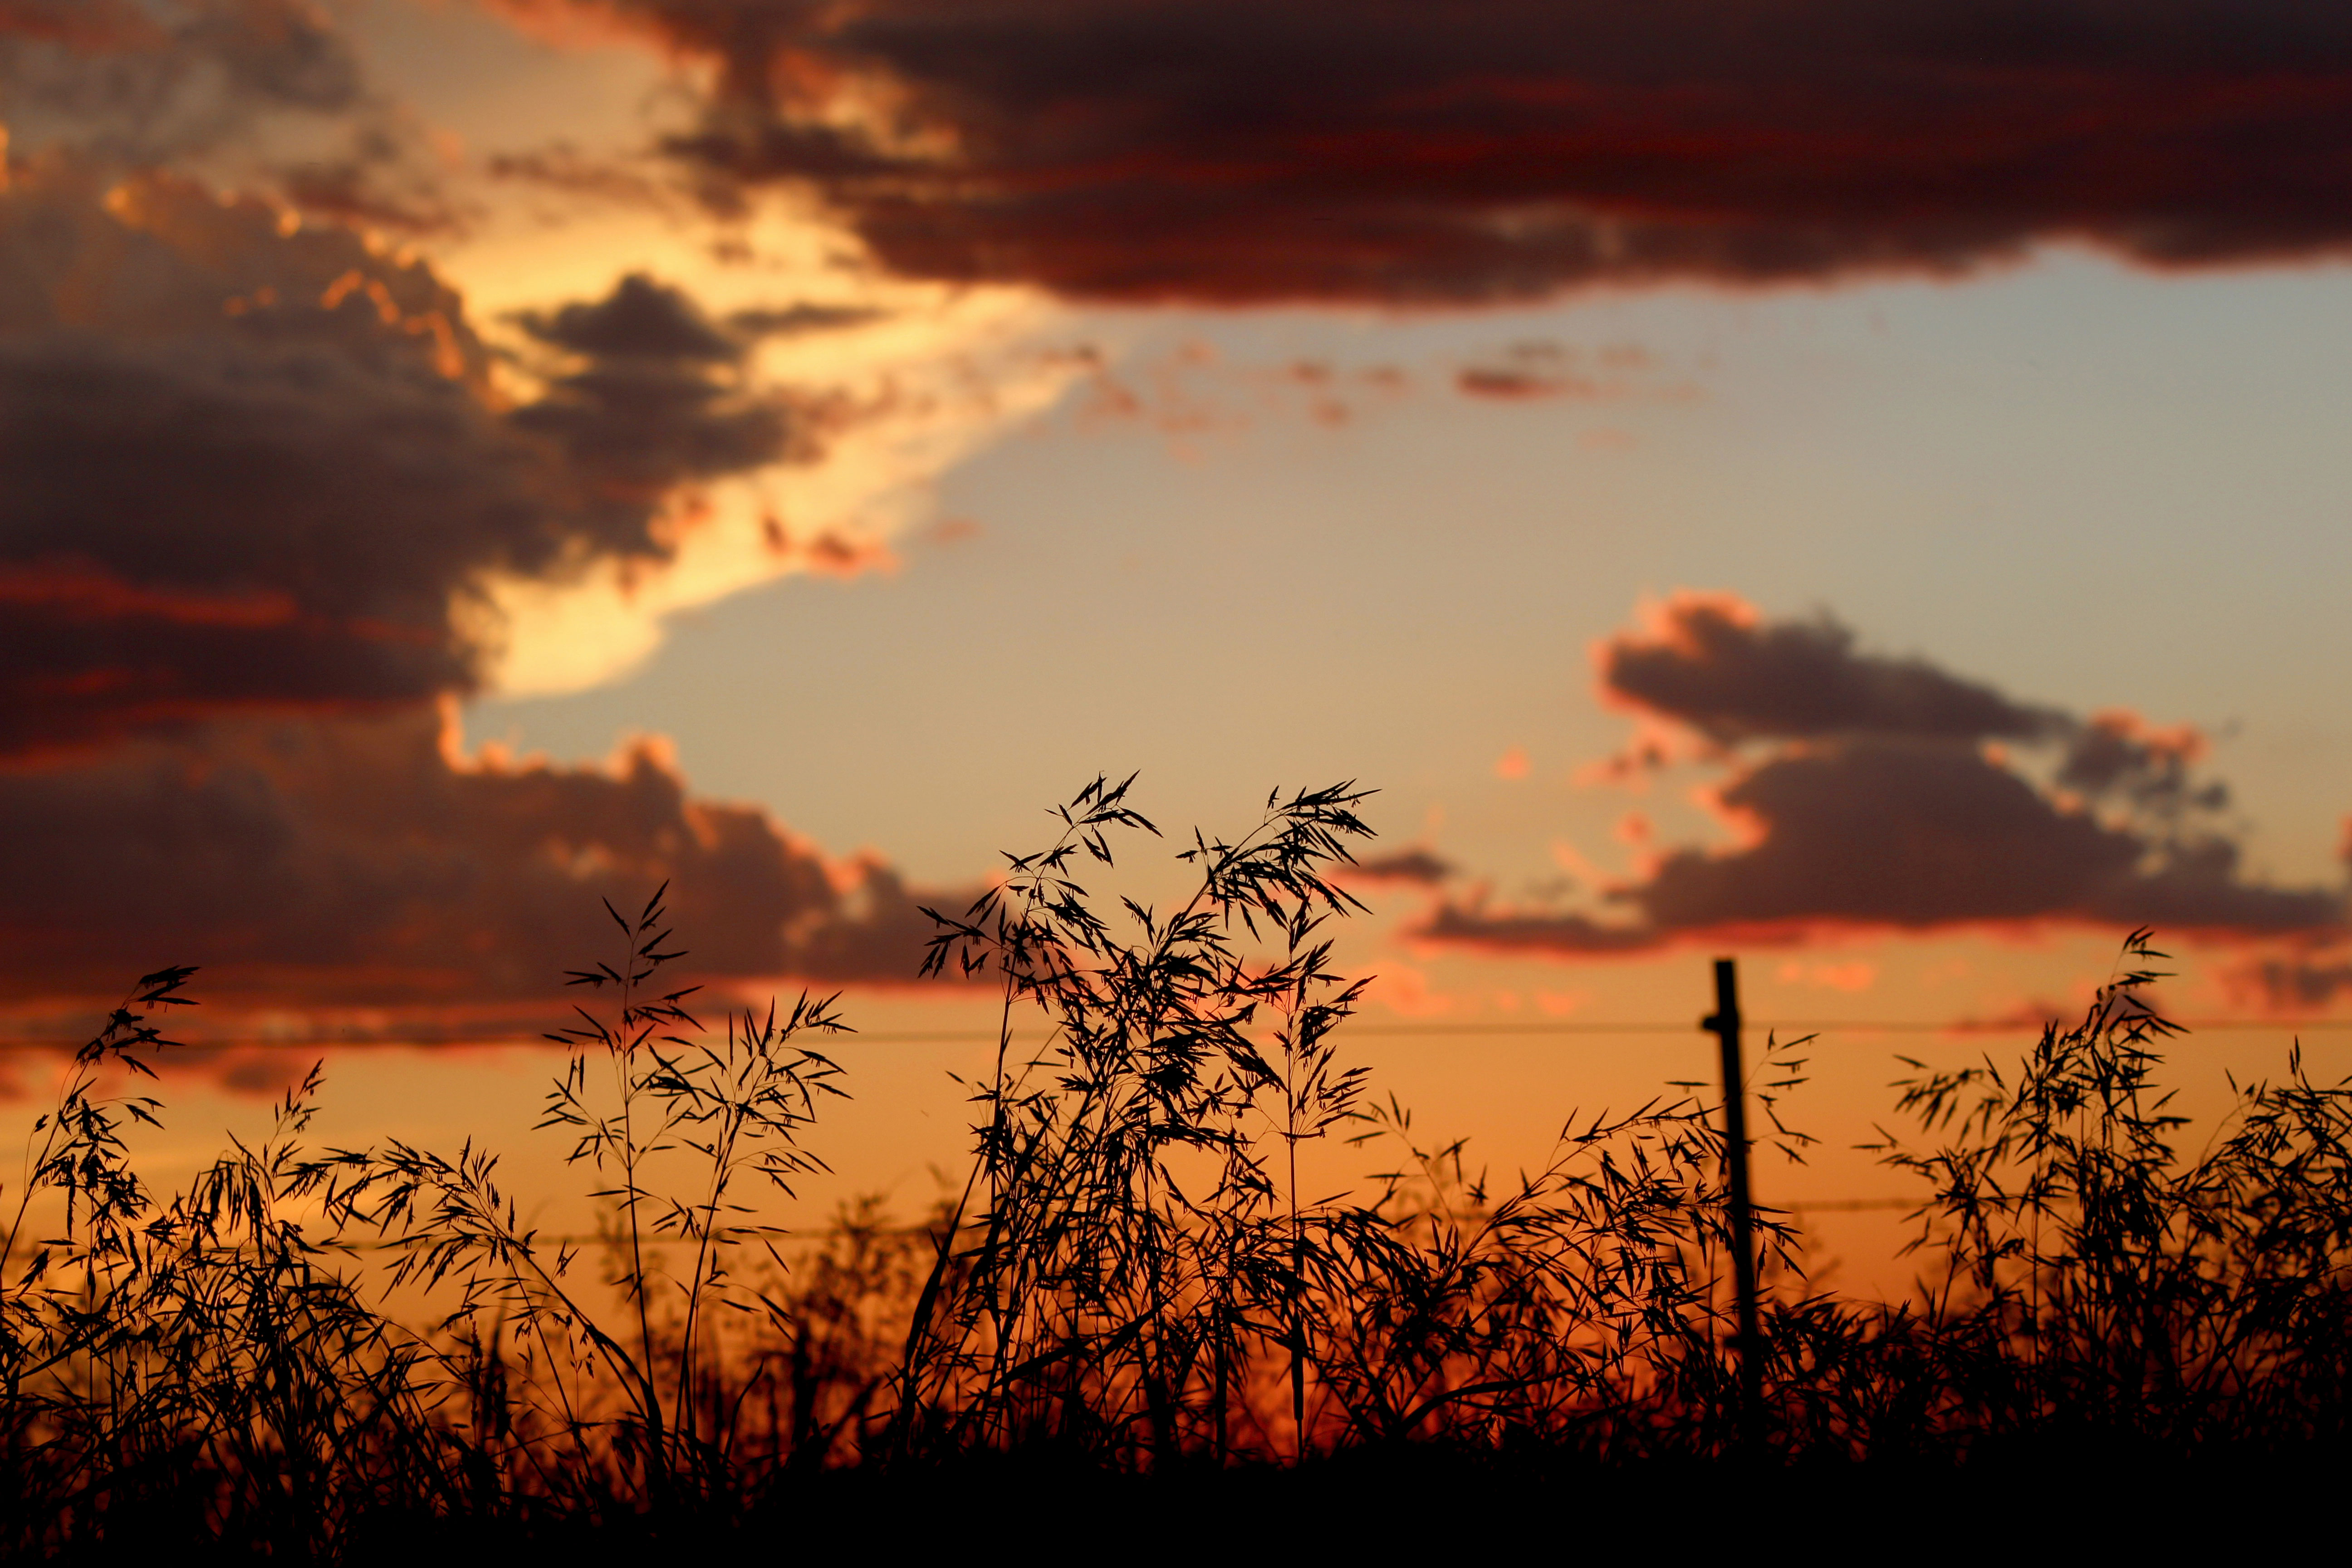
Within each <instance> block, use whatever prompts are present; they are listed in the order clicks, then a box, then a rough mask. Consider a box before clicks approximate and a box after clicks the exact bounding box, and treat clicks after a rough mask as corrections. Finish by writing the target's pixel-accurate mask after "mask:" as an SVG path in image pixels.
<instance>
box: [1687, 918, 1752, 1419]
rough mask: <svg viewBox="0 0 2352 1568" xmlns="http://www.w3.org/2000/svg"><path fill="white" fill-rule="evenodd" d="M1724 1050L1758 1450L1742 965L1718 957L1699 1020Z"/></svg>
mask: <svg viewBox="0 0 2352 1568" xmlns="http://www.w3.org/2000/svg"><path fill="white" fill-rule="evenodd" d="M1699 1027H1701V1028H1703V1029H1708V1030H1712V1031H1713V1032H1714V1034H1715V1037H1716V1039H1717V1042H1718V1043H1719V1044H1720V1045H1721V1047H1722V1048H1723V1161H1724V1167H1725V1169H1724V1174H1725V1177H1726V1184H1727V1186H1729V1187H1730V1189H1731V1269H1732V1275H1731V1278H1732V1289H1733V1291H1734V1293H1735V1294H1736V1295H1737V1297H1738V1310H1739V1432H1740V1442H1741V1446H1742V1447H1748V1448H1750V1449H1753V1448H1754V1447H1755V1446H1756V1443H1757V1437H1758V1427H1759V1417H1760V1416H1761V1415H1762V1412H1763V1403H1764V1340H1763V1335H1762V1333H1761V1332H1760V1331H1759V1329H1758V1327H1757V1316H1756V1214H1755V1209H1754V1207H1753V1205H1751V1204H1750V1202H1749V1199H1748V1076H1747V1068H1746V1067H1745V1064H1743V1063H1742V1062H1741V1060H1740V1049H1739V963H1738V960H1737V959H1730V958H1718V959H1717V960H1716V961H1715V1013H1714V1016H1711V1017H1706V1018H1702V1019H1700V1020H1699Z"/></svg>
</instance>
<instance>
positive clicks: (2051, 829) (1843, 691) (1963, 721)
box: [1423, 595, 2347, 984]
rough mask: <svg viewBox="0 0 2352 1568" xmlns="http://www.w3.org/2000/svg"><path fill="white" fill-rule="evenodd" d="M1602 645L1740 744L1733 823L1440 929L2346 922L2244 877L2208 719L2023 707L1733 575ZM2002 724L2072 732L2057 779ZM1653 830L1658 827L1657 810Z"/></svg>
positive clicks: (1725, 811) (2331, 906)
mask: <svg viewBox="0 0 2352 1568" xmlns="http://www.w3.org/2000/svg"><path fill="white" fill-rule="evenodd" d="M1599 663H1600V666H1601V679H1602V681H1603V685H1604V689H1605V691H1606V693H1607V694H1608V695H1609V696H1610V697H1611V698H1612V699H1613V700H1617V701H1619V702H1622V703H1625V704H1629V705H1631V706H1633V707H1634V708H1636V709H1637V710H1641V711H1643V712H1644V713H1646V714H1647V715H1648V716H1649V718H1650V719H1651V720H1653V721H1658V722H1665V723H1674V724H1680V725H1683V726H1686V727H1688V728H1689V729H1690V730H1692V731H1696V732H1698V733H1699V734H1701V735H1703V736H1704V737H1706V739H1707V741H1709V742H1711V743H1713V744H1714V745H1716V746H1717V747H1719V748H1722V749H1723V750H1722V751H1721V752H1719V756H1720V759H1721V762H1722V763H1723V764H1724V765H1726V766H1727V767H1728V768H1729V769H1730V773H1729V776H1728V777H1727V779H1726V780H1725V781H1724V783H1723V784H1721V785H1720V786H1719V787H1717V788H1716V789H1714V790H1712V791H1711V792H1708V794H1707V795H1706V799H1707V800H1708V802H1709V804H1710V805H1712V806H1713V807H1714V809H1715V810H1716V811H1717V814H1718V815H1719V816H1722V817H1723V818H1724V819H1725V820H1726V822H1727V825H1728V826H1732V827H1734V828H1735V829H1736V830H1737V831H1736V832H1735V834H1734V836H1733V842H1731V843H1730V844H1729V845H1727V847H1719V848H1703V847H1695V846H1685V847H1675V848H1673V849H1669V850H1666V851H1664V852H1663V853H1659V854H1656V855H1655V858H1654V859H1651V860H1649V861H1647V863H1645V864H1644V865H1643V866H1642V867H1641V868H1640V871H1639V874H1638V875H1637V877H1636V879H1633V881H1630V882H1627V883H1624V884H1622V885H1619V886H1616V887H1613V888H1610V889H1607V890H1606V892H1605V895H1604V907H1602V908H1599V909H1585V910H1498V909H1493V908H1489V907H1487V906H1486V905H1484V904H1480V903H1476V902H1471V903H1462V902H1449V903H1447V904H1445V905H1443V906H1441V908H1440V909H1439V910H1437V911H1436V913H1435V914H1434V916H1433V918H1432V920H1431V921H1429V922H1428V924H1427V925H1426V926H1425V927H1424V928H1423V934H1424V935H1426V936H1428V937H1431V938H1434V939H1436V940H1440V941H1450V942H1464V943H1469V944H1473V945H1477V946H1484V947H1488V948H1496V949H1508V950H1529V951H1550V952H1628V951H1636V950H1641V949H1645V948H1650V947H1655V946H1658V945H1662V944H1664V943H1668V942H1675V941H1680V940H1685V939H1693V938H1696V937H1698V936H1700V935H1702V934H1705V933H1713V932H1719V931H1748V932H1751V933H1759V934H1769V933H1775V932H1777V933H1779V934H1780V935H1783V936H1793V935H1797V934H1801V932H1803V931H1806V930H1809V929H1812V928H1817V927H1823V926H1839V925H1873V926H1888V927H1897V928H1909V929H1915V930H1916V929H1927V928H1933V927H1938V926H1949V925H1957V924H1961V923H1967V922H1979V921H1990V922H2018V921H2045V920H2066V921H2084V922H2090V923H2094V924H2100V925H2107V926H2116V927H2124V928H2129V927H2132V926H2137V925H2143V924H2145V925H2154V926H2158V927H2159V928H2162V929H2165V930H2168V931H2188V932H2192V933H2203V934H2208V935H2216V936H2221V935H2228V936H2241V937H2242V936H2250V935H2262V934H2283V933H2315V932H2330V931H2341V930H2343V928H2344V926H2345V923H2346V916H2347V910H2346V900H2345V894H2344V892H2343V890H2342V889H2329V888H2318V887H2305V888H2279V887H2273V886H2270V885H2267V884H2263V883H2256V882H2251V881H2248V880H2247V879H2244V877H2243V876H2242V874H2241V872H2240V868H2239V849H2238V846H2237V844H2236V842H2235V840H2234V839H2233V838H2232V837H2231V836H2230V834H2229V832H2228V831H2227V829H2226V827H2225V826H2224V825H2223V824H2222V823H2221V820H2220V818H2219V813H2220V812H2221V808H2222V807H2223V806H2224V805H2226V804H2227V801H2228V795H2227V792H2226V790H2225V789H2224V788H2223V787H2222V786H2221V785H2220V784H2215V783H2210V782H2206V781H2201V780H2199V779H2197V778H2196V777H2194V776H2193V775H2192V773H2191V772H2190V764H2191V763H2192V762H2193V761H2194V759H2195V758H2196V757H2197V756H2198V755H2199V754H2200V750H2201V746H2202V742H2201V739H2200V737H2198V736H2197V735H2196V734H2195V732H2194V731H2188V730H2185V729H2184V730H2170V731H2164V730H2157V729H2154V728H2152V727H2150V726H2148V725H2147V724H2145V723H2144V722H2142V721H2139V720H2138V719H2137V718H2135V717H2133V716H2131V715H2128V714H2123V713H2113V712H2110V713H2102V714H2100V715H2098V716H2096V717H2095V718H2093V719H2089V720H2080V719H2076V718H2074V717H2073V716H2072V715H2069V714H2066V713H2063V712H2062V711H2059V710H2054V709H2048V708H2040V707H2032V706H2027V705H2024V704H2021V703H2018V702H2015V701H2013V700H2011V699H2009V698H2007V697H2006V696H2004V695H2002V694H2001V693H2000V692H1998V691H1996V690H1994V689H1991V688H1990V687H1987V686H1984V685H1981V684H1979V683H1975V682H1970V681H1966V680H1962V679H1958V678H1956V677H1954V676H1951V675H1949V674H1947V673H1946V672H1944V671H1943V670H1940V669H1938V668H1936V667H1934V666H1932V665H1930V664H1928V663H1927V662H1926V661H1924V660H1921V659H1918V658H1902V659H1897V658H1886V657H1885V656H1881V655H1877V654H1872V653H1867V652H1864V651H1861V650H1860V649H1858V648H1857V647H1855V646H1854V639H1853V634H1852V633H1850V632H1848V631H1847V630H1846V629H1845V628H1844V627H1843V626H1839V625H1838V624H1837V623H1835V622H1834V621H1832V620H1829V619H1827V618H1826V617H1823V618H1818V619H1815V620H1812V621H1803V622H1778V623H1775V622H1768V621H1766V620H1764V619H1763V618H1762V617H1761V616H1758V615H1757V614H1756V613H1755V612H1754V611H1753V610H1752V609H1750V608H1749V607H1748V606H1747V605H1742V604H1740V603H1739V602H1738V601H1737V600H1734V599H1731V598H1728V597H1727V596H1722V595H1677V596H1676V597H1675V598H1674V599H1672V600H1670V601H1668V602H1667V603H1666V604H1665V605H1664V606H1662V607H1661V608H1660V609H1659V610H1658V611H1657V613H1656V614H1655V615H1654V616H1652V617H1651V620H1650V624H1649V625H1647V626H1644V627H1643V629H1642V630H1640V631H1637V632H1634V633H1630V634H1627V635H1624V636H1622V637H1616V638H1612V639H1611V640H1610V641H1609V642H1607V643H1605V644H1604V645H1603V646H1602V647H1601V649H1600V657H1599ZM1995 736H1999V737H2004V738H2008V739H2010V740H2011V741H2013V742H2016V743H2017V745H2018V746H2019V747H2020V748H2021V749H2025V750H2029V751H2032V752H2036V753H2048V754H2049V763H2048V767H2047V777H2046V778H2044V779H2042V780H2039V781H2037V779H2036V778H2035V777H2034V776H2032V775H2031V774H2029V773H2025V772H2022V771H2021V770H2020V768H2019V767H2018V766H2017V765H2015V764H2014V763H2012V761H2011V758H2010V757H2009V756H2008V755H2007V754H2005V753H2004V752H2000V751H1998V750H1995V749H1992V748H1990V747H1989V746H1988V745H1987V743H1986V742H1988V741H1989V740H1990V738H1991V737H1995ZM1658 765H1663V763H1662V762H1661V763H1659V764H1658ZM1635 837H1636V841H1637V842H1640V843H1643V844H1644V845H1646V843H1647V826H1646V822H1644V823H1643V831H1642V832H1641V833H1640V834H1637V835H1636V836H1635ZM2309 983H2310V984H2326V978H2325V976H2324V975H2321V976H2319V977H2318V978H2315V979H2313V980H2311V981H2310V982H2309Z"/></svg>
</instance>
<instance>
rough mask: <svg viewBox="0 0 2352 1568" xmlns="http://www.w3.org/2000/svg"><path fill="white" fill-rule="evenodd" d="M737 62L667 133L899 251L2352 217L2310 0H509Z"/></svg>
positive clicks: (1286, 295)
mask: <svg viewBox="0 0 2352 1568" xmlns="http://www.w3.org/2000/svg"><path fill="white" fill-rule="evenodd" d="M507 8H508V9H509V10H510V11H513V12H518V13H532V12H537V13H548V12H553V11H559V10H565V9H569V10H571V11H572V12H574V13H576V12H578V11H580V10H583V9H584V10H588V11H592V12H594V13H598V14H601V15H604V16H615V17H618V18H620V19H622V20H623V21H625V22H627V23H630V24H634V25H636V26H643V27H646V28H649V29H650V30H652V31H653V32H654V33H655V34H656V35H657V36H658V37H660V38H661V39H662V41H663V42H664V43H665V44H666V45H667V46H668V47H673V48H676V49H677V50H680V51H683V52H685V53H686V54H688V55H690V56H694V57H698V58H705V59H708V60H709V61H711V62H713V63H714V64H715V67H716V70H715V73H714V76H713V82H714V86H713V89H712V90H711V93H710V96H709V100H708V102H707V103H706V105H705V106H704V112H703V115H702V119H701V122H700V124H699V125H698V127H697V128H696V129H694V130H693V131H692V132H688V133H686V134H682V135H679V136H677V137H676V138H675V139H674V140H673V141H672V142H671V143H670V150H671V151H672V152H673V153H675V154H676V155H677V156H678V157H679V158H681V159H684V160H686V161H687V162H688V163H689V164H690V165H692V166H693V167H694V168H696V169H697V170H698V171H699V172H700V174H702V176H703V177H704V179H705V181H706V184H707V185H708V187H709V189H710V190H711V191H712V192H713V193H714V194H715V195H719V196H721V197H722V198H723V197H724V196H725V195H727V194H728V193H730V192H740V191H742V190H744V189H746V188H749V187H752V186H757V185H761V184H771V183H789V184H795V185H800V186H803V187H806V188H809V189H812V190H814V191H815V192H816V193H818V194H819V195H821V196H822V197H823V198H824V200H825V201H826V203H827V204H829V205H830V206H831V207H832V208H833V209H834V211H835V212H836V213H837V214H838V215H839V216H841V217H842V218H843V219H844V220H845V222H846V223H847V224H848V225H849V226H851V227H853V228H854V229H855V230H856V232H857V233H858V234H859V235H860V236H862V237H864V239H865V241H866V244H867V245H868V246H869V247H871V249H872V251H873V253H874V254H875V255H876V256H877V257H878V258H880V259H881V261H882V262H883V263H884V264H885V265H886V266H887V267H889V268H894V269H896V270H898V271H899V272H901V273H905V274H908V275H914V276H919V277H925V278H938V279H957V280H965V281H971V280H996V281H1018V282H1026V283H1034V284H1039V285H1043V286H1044V287H1045V288H1048V289H1055V290H1059V291H1062V292H1065V293H1068V294H1073V295H1081V296H1095V297H1106V298H1115V299H1129V300H1139V299H1141V300H1150V299H1189V300H1205V301H1259V300H1431V301H1455V300H1494V299H1502V298H1511V297H1518V296H1528V295H1536V294H1542V293H1546V292H1549V291H1553V290H1557V289H1561V288H1565V287H1569V286H1572V285H1576V284H1580V283H1587V282H1595V281H1620V280H1623V281H1645V280H1651V279H1662V278H1675V277H1680V278H1700V279H1720V280H1726V281H1733V282H1742V283H1748V282H1769V281H1775V280H1784V279H1829V278H1836V277H1841V276H1846V275H1850V274H1855V273H1863V272H1874V271H1884V270H1889V269H1899V270H1906V271H1925V272H1930V273H1952V272H1958V271H1962V270H1965V269H1968V268H1975V267H1979V266H1982V265H1985V264H1988V263H1992V262H1998V261H2000V260H2003V259H2005V258H2014V257H2016V256H2018V255H2020V254H2021V253H2022V252H2023V251H2025V250H2026V249H2027V248H2028V247H2032V246H2035V245H2038V244H2042V243H2044V242H2048V241H2053V240H2058V241H2072V240H2081V241H2087V242H2090V243H2093V244H2095V245H2098V246H2101V247H2105V248H2106V249H2108V250H2110V251H2112V252H2115V253H2116V254H2119V255H2122V256H2124V257H2126V258H2131V259H2133V260H2136V261H2140V262H2145V263H2149V264H2153V265H2160V266H2175V265H2201V264H2210V263H2226V262H2243V261H2255V260H2266V259H2274V258H2293V257H2307V256H2311V255H2315V254H2321V253H2328V252H2334V251H2337V250H2340V249H2341V248H2342V247H2344V245H2345V244H2346V242H2347V239H2352V209H2347V207H2346V205H2345V204H2344V203H2343V201H2342V199H2341V192H2342V188H2343V177H2344V171H2345V169H2346V167H2347V161H2352V16H2347V14H2346V13H2344V12H2343V11H2341V10H2340V9H2337V8H2332V7H2327V6H2321V5H2306V4H2302V3H2301V0H2136V3H2131V4H2124V3H2119V0H2048V3H2046V4H2040V5H2015V4H2011V3H2008V0H1914V3H1910V4H1904V5H1886V4H1883V3H1881V0H1661V3H1656V4H1647V5H1622V4H1616V3H1614V0H1455V3H1451V4H1432V3H1428V0H1293V3H1288V4H1284V5H1263V4H1245V3H1243V0H998V3H995V4H990V5H969V4H950V3H942V0H856V3H853V4H848V5H808V4H804V3H803V0H570V5H568V6H567V5H564V4H563V0H507Z"/></svg>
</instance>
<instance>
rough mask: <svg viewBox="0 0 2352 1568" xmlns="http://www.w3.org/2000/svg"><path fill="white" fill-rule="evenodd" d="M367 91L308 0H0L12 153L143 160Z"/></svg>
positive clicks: (165, 158) (1, 88)
mask: <svg viewBox="0 0 2352 1568" xmlns="http://www.w3.org/2000/svg"><path fill="white" fill-rule="evenodd" d="M364 99H365V93H364V88H363V83H362V74H361V71H360V68H359V63H358V60H357V58H356V57H355V56H354V55H353V54H352V50H351V47H350V46H349V45H348V44H347V43H346V42H345V41H344V40H343V39H342V38H341V37H340V36H339V35H338V34H337V33H336V32H335V31H334V29H333V27H332V26H331V25H330V23H329V22H328V19H327V17H326V16H325V14H324V13H323V12H322V11H321V10H320V8H319V7H317V6H315V5H311V4H310V3H309V0H0V105H5V111H6V116H7V122H8V126H9V129H10V132H11V133H12V135H13V137H14V139H15V141H16V144H17V147H18V150H19V151H20V153H21V152H26V151H30V150H33V149H35V148H39V147H45V146H49V145H53V144H62V145H67V146H71V147H73V148H75V149H76V150H77V151H79V153H82V154H84V155H86V156H94V157H99V158H102V159H106V160H110V161H113V162H119V163H126V164H130V165H134V166H148V165H153V164H158V163H165V162H169V161H171V160H173V159H175V158H181V157H184V156H187V155H190V154H193V153H202V152H205V151H207V150H209V149H211V148H213V147H215V146H217V145H218V144H220V143H221V142H225V141H227V140H229V139H230V138H232V137H235V136H237V135H239V134H241V133H243V132H247V131H248V130H249V129H250V128H251V127H252V125H253V124H254V122H255V121H256V120H257V119H258V118H259V117H261V116H263V115H266V114H269V113H274V112H285V111H295V112H300V113H306V114H310V115H334V114H341V113H345V112H348V111H351V110H356V109H358V108H360V107H361V106H362V103H363V101H364Z"/></svg>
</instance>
